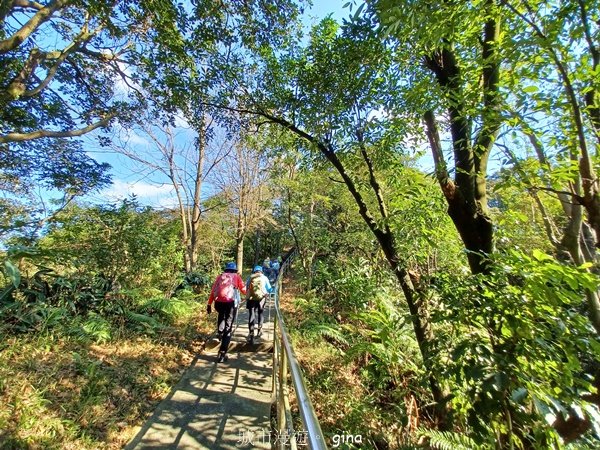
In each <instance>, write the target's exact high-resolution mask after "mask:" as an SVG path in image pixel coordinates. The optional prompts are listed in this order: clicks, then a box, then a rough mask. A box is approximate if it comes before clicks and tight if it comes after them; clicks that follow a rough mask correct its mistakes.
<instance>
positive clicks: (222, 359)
mask: <svg viewBox="0 0 600 450" xmlns="http://www.w3.org/2000/svg"><path fill="white" fill-rule="evenodd" d="M228 359H229V357H228V356H227V354H226V353H223V352H219V359H218V360H217V362H219V363H222V362H227V360H228Z"/></svg>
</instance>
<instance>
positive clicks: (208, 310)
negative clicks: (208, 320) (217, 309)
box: [206, 305, 212, 314]
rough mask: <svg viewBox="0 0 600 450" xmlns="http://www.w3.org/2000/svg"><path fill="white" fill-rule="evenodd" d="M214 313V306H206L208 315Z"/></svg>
mask: <svg viewBox="0 0 600 450" xmlns="http://www.w3.org/2000/svg"><path fill="white" fill-rule="evenodd" d="M211 312H212V306H210V305H206V314H210V313H211Z"/></svg>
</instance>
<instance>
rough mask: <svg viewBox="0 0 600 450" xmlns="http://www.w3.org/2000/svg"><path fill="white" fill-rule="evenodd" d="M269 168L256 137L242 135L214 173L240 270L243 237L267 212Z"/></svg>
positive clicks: (268, 205) (261, 220) (242, 258)
mask: <svg viewBox="0 0 600 450" xmlns="http://www.w3.org/2000/svg"><path fill="white" fill-rule="evenodd" d="M269 170H270V164H269V161H268V159H267V158H266V157H265V155H264V149H263V148H261V142H260V138H257V137H256V136H243V137H241V138H240V139H239V140H238V141H237V142H234V143H233V151H232V152H231V153H230V154H229V156H228V157H227V158H224V160H223V164H222V165H221V167H220V168H219V170H218V171H217V172H215V177H214V179H215V184H216V185H217V186H218V187H219V189H220V190H221V193H222V196H223V198H225V199H226V201H227V204H228V207H229V208H230V210H231V212H232V213H233V217H234V218H235V219H234V220H235V226H234V227H233V228H234V230H235V247H236V252H235V254H236V262H237V267H238V271H240V272H241V271H242V267H243V265H244V240H245V239H246V237H247V236H248V235H249V234H250V233H252V232H253V231H255V230H256V229H258V228H260V227H261V226H263V225H264V224H263V222H264V221H266V220H267V218H268V217H269V216H270V214H271V205H270V204H269V203H270V202H269V200H270V199H271V198H272V195H271V192H270V189H269V186H268V183H267V179H268V177H269Z"/></svg>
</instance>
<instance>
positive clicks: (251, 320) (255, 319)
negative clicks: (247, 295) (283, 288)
mask: <svg viewBox="0 0 600 450" xmlns="http://www.w3.org/2000/svg"><path fill="white" fill-rule="evenodd" d="M266 303H267V298H266V297H265V298H263V299H262V300H248V301H247V302H246V305H247V308H248V313H249V314H248V328H249V329H250V332H251V333H252V332H253V331H254V325H255V324H256V326H257V328H258V329H259V330H260V329H261V328H262V326H263V311H264V310H265V304H266Z"/></svg>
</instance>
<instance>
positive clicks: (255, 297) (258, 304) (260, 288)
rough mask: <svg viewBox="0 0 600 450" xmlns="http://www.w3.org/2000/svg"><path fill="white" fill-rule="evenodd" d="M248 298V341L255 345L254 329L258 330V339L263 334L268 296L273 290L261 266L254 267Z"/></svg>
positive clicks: (248, 288)
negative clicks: (264, 313)
mask: <svg viewBox="0 0 600 450" xmlns="http://www.w3.org/2000/svg"><path fill="white" fill-rule="evenodd" d="M246 288H247V292H248V294H247V296H246V307H247V308H248V312H249V315H248V330H249V333H248V341H249V342H250V343H251V344H253V343H254V328H255V326H256V328H257V329H258V332H257V334H256V337H260V336H261V334H262V325H263V311H264V309H265V304H266V303H267V296H268V295H269V293H270V292H271V291H272V290H273V288H272V287H271V283H269V279H268V278H267V277H266V276H265V275H264V274H263V268H262V267H261V266H256V267H254V270H253V271H252V275H250V277H249V278H248V281H247V282H246Z"/></svg>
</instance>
